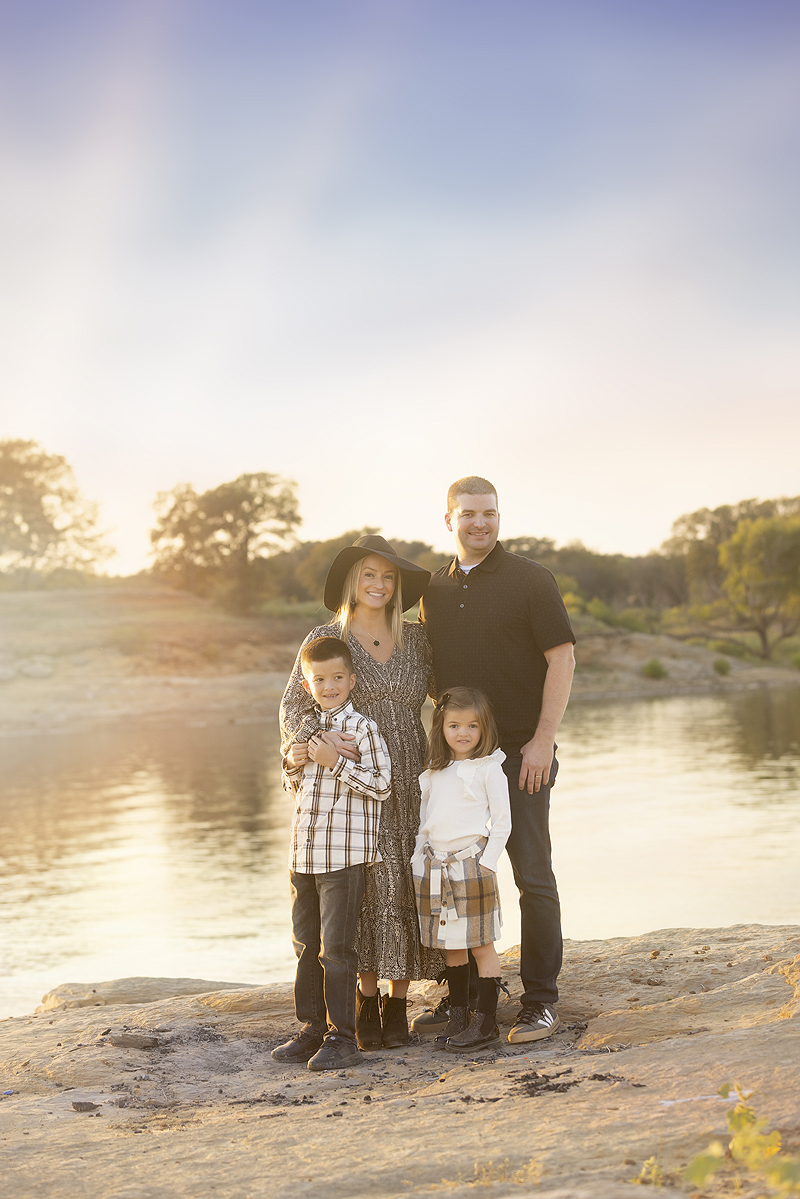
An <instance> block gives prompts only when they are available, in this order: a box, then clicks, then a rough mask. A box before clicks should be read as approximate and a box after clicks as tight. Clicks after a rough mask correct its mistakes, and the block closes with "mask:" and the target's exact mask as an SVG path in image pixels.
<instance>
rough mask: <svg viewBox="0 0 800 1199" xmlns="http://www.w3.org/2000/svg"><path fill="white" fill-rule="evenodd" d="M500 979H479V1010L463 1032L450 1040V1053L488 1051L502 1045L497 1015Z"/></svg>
mask: <svg viewBox="0 0 800 1199" xmlns="http://www.w3.org/2000/svg"><path fill="white" fill-rule="evenodd" d="M499 989H500V979H499V978H479V979H478V1010H477V1012H473V1013H472V1019H471V1020H470V1022H469V1024H468V1025H467V1027H466V1028H465V1029H464V1030H463V1032H459V1033H455V1034H454V1035H453V1036H452V1037H449V1038H448V1041H447V1044H446V1045H445V1049H446V1050H447V1052H448V1053H472V1052H474V1051H475V1050H476V1049H488V1048H489V1047H490V1046H492V1045H499V1044H500V1030H499V1029H498V1027H497V1021H496V1019H495V1017H496V1015H497V992H498V991H499Z"/></svg>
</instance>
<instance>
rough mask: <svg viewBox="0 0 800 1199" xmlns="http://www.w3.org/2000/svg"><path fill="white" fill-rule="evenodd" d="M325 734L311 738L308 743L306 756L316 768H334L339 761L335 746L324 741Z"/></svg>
mask: <svg viewBox="0 0 800 1199" xmlns="http://www.w3.org/2000/svg"><path fill="white" fill-rule="evenodd" d="M325 736H326V734H324V733H320V734H318V735H317V736H314V737H312V738H311V740H310V741H309V743H308V756H309V758H310V759H311V761H312V762H316V763H317V765H318V766H335V765H336V763H337V762H338V761H339V752H338V750H337V749H336V748H335V746H333V745H331V743H330V742H329V741H327V740H324V739H323V738H325Z"/></svg>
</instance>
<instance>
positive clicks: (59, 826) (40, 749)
mask: <svg viewBox="0 0 800 1199" xmlns="http://www.w3.org/2000/svg"><path fill="white" fill-rule="evenodd" d="M277 736H278V730H277V724H275V723H273V724H271V725H269V726H267V727H264V726H263V725H221V726H217V727H204V728H199V727H197V728H184V729H176V728H165V729H159V728H155V727H139V728H132V729H126V728H116V729H106V730H96V731H92V732H91V733H84V734H80V735H71V736H63V737H35V738H34V737H24V738H5V739H3V740H2V741H1V742H0V768H1V769H2V778H3V792H2V801H1V802H0V844H1V845H2V847H3V852H2V867H1V869H2V873H3V875H4V886H3V894H2V899H0V915H1V916H2V919H3V923H4V925H5V929H6V936H5V938H4V945H3V949H2V965H0V969H1V970H2V974H3V975H4V976H5V980H4V982H2V983H0V991H2V992H6V997H3V996H2V995H0V1014H3V1013H4V1012H7V1011H9V1010H10V1011H25V1010H30V1006H31V1003H32V1002H38V1000H39V998H40V997H41V994H42V993H43V991H45V990H47V989H48V988H49V987H51V986H53V985H55V984H56V983H58V982H64V981H82V980H87V979H97V978H100V977H103V978H107V977H113V976H121V975H133V974H164V975H170V976H177V975H191V976H196V977H203V978H213V979H222V980H226V979H230V980H238V981H252V982H259V981H263V980H265V979H269V978H274V977H288V975H289V974H290V972H291V969H292V963H293V957H292V951H291V945H290V943H289V941H288V937H287V934H286V918H287V914H288V898H287V887H288V884H287V879H286V868H285V860H286V856H287V849H286V846H287V839H288V826H289V821H290V816H291V812H290V805H289V803H288V798H287V797H286V796H285V795H284V793H283V792H282V791H281V789H280V778H279V767H278V760H277V754H276V742H277ZM65 972H66V974H68V975H69V978H67V977H66V974H65ZM4 998H5V1002H4V1001H3V999H4ZM20 1005H21V1006H20Z"/></svg>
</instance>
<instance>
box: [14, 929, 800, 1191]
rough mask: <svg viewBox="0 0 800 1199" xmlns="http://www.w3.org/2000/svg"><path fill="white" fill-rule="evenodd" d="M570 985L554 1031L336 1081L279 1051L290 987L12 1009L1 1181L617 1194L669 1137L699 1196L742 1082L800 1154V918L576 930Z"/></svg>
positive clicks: (22, 1187) (425, 1047)
mask: <svg viewBox="0 0 800 1199" xmlns="http://www.w3.org/2000/svg"><path fill="white" fill-rule="evenodd" d="M514 964H515V962H514V955H513V952H512V953H510V954H507V955H505V961H504V970H505V972H506V974H507V977H509V978H511V971H512V969H513V967H514ZM652 980H655V981H652ZM119 981H120V982H123V981H127V982H131V983H135V984H137V985H138V984H139V983H140V982H141V980H119ZM156 981H157V982H158V984H159V987H160V991H161V993H162V994H163V991H164V990H165V989H169V981H170V980H156ZM185 981H186V980H178V982H179V983H180V982H184V983H185ZM511 981H512V982H513V983H514V986H515V987H516V988H517V989H518V982H517V981H516V980H514V979H511ZM561 981H562V991H563V998H562V1001H561V1003H560V1005H559V1010H560V1013H561V1017H562V1021H563V1024H564V1027H563V1028H562V1029H561V1030H560V1031H559V1032H558V1033H557V1034H556V1035H555V1036H553V1037H550V1038H548V1039H547V1040H544V1041H538V1042H535V1043H530V1044H527V1045H509V1044H508V1043H507V1042H506V1041H505V1039H504V1040H503V1042H502V1044H501V1045H500V1047H498V1048H495V1049H492V1050H488V1051H483V1052H482V1053H478V1054H476V1055H474V1056H463V1057H462V1056H455V1055H451V1054H446V1053H444V1052H441V1051H437V1050H435V1049H434V1048H433V1047H432V1046H431V1044H430V1043H423V1042H419V1041H416V1040H415V1041H414V1043H412V1044H411V1045H409V1046H408V1047H407V1048H406V1049H404V1050H382V1051H378V1052H375V1053H371V1054H365V1055H364V1062H363V1064H362V1065H360V1066H358V1067H355V1068H353V1069H350V1070H347V1071H338V1072H334V1073H332V1074H323V1075H317V1074H313V1073H311V1072H310V1071H308V1070H307V1069H305V1068H304V1067H286V1066H285V1065H280V1064H279V1063H277V1062H275V1061H274V1060H273V1059H272V1058H271V1056H270V1052H269V1051H270V1049H271V1048H273V1047H274V1046H275V1045H276V1044H279V1043H280V1042H281V1041H282V1040H284V1039H286V1038H287V1037H288V1036H289V1035H290V1034H291V1032H292V1031H293V1030H294V1029H295V1027H296V1025H295V1024H294V1022H293V1021H292V1020H291V1018H290V1016H289V1015H288V1014H287V1011H288V1002H289V997H290V988H289V987H288V985H280V984H273V985H272V986H270V987H250V988H241V989H240V988H230V989H228V990H226V991H221V992H220V991H212V992H209V993H207V994H201V995H186V994H184V995H177V996H175V997H172V998H161V999H158V1000H157V1001H155V1002H148V1003H123V1002H120V1003H117V1004H105V1005H104V1006H102V1007H97V1006H91V1007H73V1008H62V1009H60V1010H50V1011H44V1012H40V1013H38V1014H36V1015H32V1016H29V1017H22V1018H17V1019H12V1020H6V1021H3V1022H2V1023H0V1073H1V1074H2V1081H3V1086H2V1088H1V1089H2V1090H11V1091H12V1092H13V1094H11V1095H7V1096H4V1097H3V1098H2V1099H1V1100H0V1172H2V1173H1V1175H0V1176H2V1177H3V1178H4V1180H6V1185H7V1188H8V1193H9V1194H14V1195H15V1196H21V1197H23V1199H26V1197H28V1196H31V1197H33V1196H36V1197H37V1199H38V1197H41V1196H47V1197H48V1199H62V1197H63V1199H67V1197H68V1196H69V1197H72V1196H74V1195H75V1194H79V1193H80V1194H84V1193H86V1194H92V1195H97V1196H99V1197H101V1199H103V1197H108V1199H111V1197H115V1199H162V1197H163V1199H183V1197H186V1199H196V1197H197V1196H205V1195H214V1196H222V1197H226V1199H242V1197H249V1196H252V1197H254V1199H255V1197H257V1196H265V1197H266V1196H269V1197H270V1199H290V1197H292V1199H294V1197H295V1196H304V1195H308V1196H312V1195H313V1196H321V1195H322V1196H325V1197H326V1199H327V1197H332V1199H339V1197H340V1199H348V1197H350V1196H360V1195H365V1196H366V1195H370V1196H380V1197H381V1199H383V1197H386V1199H388V1197H394V1196H400V1195H408V1194H414V1193H421V1194H424V1193H427V1192H431V1193H433V1192H434V1191H439V1190H446V1191H447V1193H449V1194H451V1195H453V1196H461V1195H463V1196H467V1195H469V1194H473V1193H474V1190H475V1188H476V1187H479V1188H480V1191H481V1193H485V1194H493V1195H517V1196H526V1195H533V1194H536V1195H547V1196H548V1197H549V1199H556V1197H557V1196H558V1197H560V1199H584V1197H585V1199H589V1196H591V1197H592V1199H617V1197H619V1196H623V1195H631V1194H633V1195H636V1194H641V1191H639V1190H637V1191H633V1190H632V1187H631V1181H630V1180H631V1179H632V1178H633V1177H635V1176H636V1175H638V1173H639V1170H640V1169H641V1167H642V1163H643V1162H644V1160H645V1159H647V1158H649V1157H650V1156H651V1155H654V1154H658V1155H659V1158H660V1162H661V1165H662V1168H663V1170H664V1171H665V1173H666V1174H667V1177H668V1181H670V1182H671V1183H673V1184H675V1183H677V1190H673V1191H672V1194H677V1195H681V1194H684V1193H688V1192H685V1191H684V1190H683V1189H682V1188H681V1184H680V1170H681V1169H682V1167H683V1166H684V1165H685V1164H686V1163H687V1162H688V1161H689V1160H690V1159H691V1158H692V1156H694V1154H696V1153H698V1152H700V1151H701V1150H703V1149H705V1147H706V1146H707V1144H708V1142H709V1140H711V1139H713V1138H715V1137H721V1136H724V1132H725V1111H726V1109H727V1108H728V1107H729V1106H730V1101H724V1100H722V1099H721V1098H720V1097H719V1096H718V1094H717V1090H718V1088H719V1086H720V1084H721V1083H723V1082H733V1081H739V1082H741V1083H742V1084H743V1085H744V1086H745V1087H746V1088H747V1089H755V1090H757V1091H758V1097H757V1100H756V1104H757V1110H758V1112H759V1115H763V1116H764V1117H766V1119H767V1121H768V1126H769V1127H770V1128H778V1129H780V1131H781V1133H782V1136H783V1138H784V1144H785V1147H786V1148H787V1149H789V1150H792V1151H794V1152H796V1151H797V1149H798V1145H799V1144H800V1094H798V1088H797V1083H796V1077H797V1061H798V1025H797V1022H796V1021H797V1013H798V989H799V988H800V927H796V926H788V927H767V926H759V925H737V926H734V927H732V928H728V929H714V930H711V929H700V930H690V929H668V930H660V931H658V932H655V933H652V934H648V935H647V936H642V937H634V938H615V939H612V940H609V941H593V942H575V941H573V942H568V943H567V946H566V956H565V969H564V972H563V975H562V980H561ZM93 985H94V986H97V985H98V984H93ZM426 992H427V994H428V996H429V998H431V999H432V1000H433V999H435V998H436V995H437V988H435V986H433V985H432V984H431V985H428V986H424V985H423V986H419V987H418V988H417V989H416V991H415V997H414V1005H413V1010H414V1011H417V1010H419V1005H420V1002H421V1000H422V999H423V997H424V994H425V993H426ZM124 993H125V987H123V986H119V987H118V989H117V994H118V995H119V996H122V995H124ZM131 993H132V992H131ZM654 1000H655V1001H654ZM513 1010H514V1009H513V1008H508V1007H507V1008H506V1009H505V1011H504V1013H503V1017H504V1018H505V1019H506V1020H509V1019H510V1018H511V1015H512V1012H513ZM140 1037H149V1038H152V1039H153V1040H155V1041H156V1042H157V1044H156V1045H154V1046H152V1047H149V1048H141V1049H139V1048H135V1047H134V1045H135V1043H136V1038H140ZM120 1039H123V1043H122V1044H118V1045H114V1044H113V1043H112V1042H113V1041H114V1040H120ZM125 1039H127V1043H125ZM75 1104H79V1105H80V1106H81V1108H82V1109H83V1110H75V1107H74V1105H75ZM87 1104H92V1105H97V1106H96V1107H92V1108H89V1109H88V1110H87V1109H86V1105H87ZM747 1193H748V1191H747V1188H745V1190H744V1191H743V1194H747ZM754 1193H755V1192H754Z"/></svg>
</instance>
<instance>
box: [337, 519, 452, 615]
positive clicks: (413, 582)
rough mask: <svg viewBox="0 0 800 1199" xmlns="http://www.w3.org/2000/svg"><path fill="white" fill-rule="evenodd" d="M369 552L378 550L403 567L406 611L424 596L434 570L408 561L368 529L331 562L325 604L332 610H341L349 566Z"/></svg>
mask: <svg viewBox="0 0 800 1199" xmlns="http://www.w3.org/2000/svg"><path fill="white" fill-rule="evenodd" d="M370 554H378V555H379V556H380V557H381V558H385V559H386V561H387V562H391V563H392V565H393V566H396V567H397V569H398V570H399V571H400V583H401V586H402V589H403V611H404V612H405V611H406V609H407V608H413V607H414V604H416V603H417V602H418V601H419V600H420V599H421V598H422V593H423V591H424V590H425V588H426V587H427V586H428V583H429V581H430V577H431V572H430V571H429V570H425V568H424V567H422V566H417V564H416V562H409V561H408V560H407V559H406V558H401V557H399V556H398V555H397V554H396V553H395V549H394V546H393V545H390V544H389V542H388V541H387V540H386V539H385V538H384V537H379V536H377V535H376V534H373V533H369V534H367V536H366V537H359V538H358V540H357V541H354V542H353V544H352V545H348V546H345V548H344V549H343V550H340V551H339V553H338V554H337V555H336V557H335V558H334V560H333V562H332V563H331V568H330V570H329V571H328V577H327V579H326V580H325V598H324V603H325V607H326V608H329V609H330V611H331V612H338V610H339V608H340V606H341V603H342V588H343V587H344V581H345V579H346V578H347V572H348V571H349V569H350V567H351V566H352V565H353V564H354V563H355V562H358V561H359V560H360V559H361V558H368V557H369V556H370Z"/></svg>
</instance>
